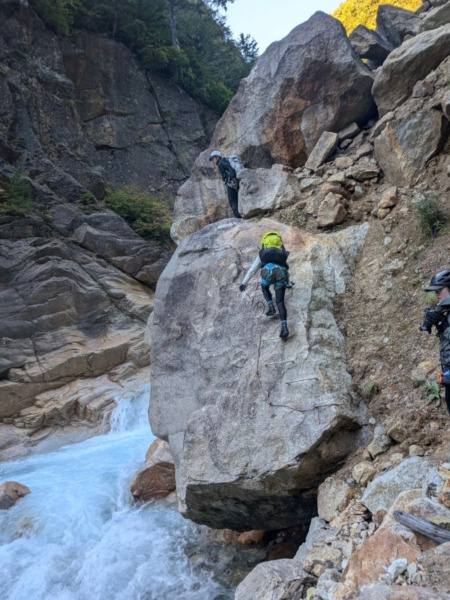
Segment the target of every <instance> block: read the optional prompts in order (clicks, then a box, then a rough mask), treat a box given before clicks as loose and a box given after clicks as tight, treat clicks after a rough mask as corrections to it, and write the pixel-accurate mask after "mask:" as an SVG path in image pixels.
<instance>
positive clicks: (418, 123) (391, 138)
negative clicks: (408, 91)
mask: <svg viewBox="0 0 450 600" xmlns="http://www.w3.org/2000/svg"><path fill="white" fill-rule="evenodd" d="M408 112H409V111H407V110H405V111H403V114H404V116H403V115H400V114H399V116H398V117H397V118H396V119H394V120H392V121H390V122H389V123H387V125H386V127H385V128H384V129H383V131H382V132H381V134H380V135H379V136H378V137H376V138H375V141H374V152H375V157H376V159H377V162H378V164H379V165H380V167H381V168H382V170H383V172H384V175H385V177H386V179H387V181H389V182H391V183H393V184H395V185H400V186H406V185H412V184H414V183H416V182H417V181H418V179H419V177H420V176H421V175H422V174H423V171H424V169H425V166H426V164H427V162H428V161H429V160H430V158H432V157H433V156H435V155H436V154H437V153H438V152H439V151H440V150H441V148H442V145H443V144H444V142H445V140H446V138H447V135H448V132H449V130H450V124H449V121H448V120H447V119H446V118H445V116H444V115H443V114H442V112H440V111H438V110H433V109H431V110H420V111H419V112H416V113H414V112H409V114H407V113H408ZM418 139H420V144H417V140H418Z"/></svg>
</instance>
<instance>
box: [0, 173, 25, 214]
mask: <svg viewBox="0 0 450 600" xmlns="http://www.w3.org/2000/svg"><path fill="white" fill-rule="evenodd" d="M32 206H33V201H32V200H31V198H30V190H29V187H28V184H27V182H26V181H25V180H24V178H23V176H22V171H20V170H19V169H18V170H17V171H15V173H14V175H13V177H12V179H11V181H9V182H5V183H0V213H6V214H12V213H25V212H28V211H29V210H30V209H31V207H32Z"/></svg>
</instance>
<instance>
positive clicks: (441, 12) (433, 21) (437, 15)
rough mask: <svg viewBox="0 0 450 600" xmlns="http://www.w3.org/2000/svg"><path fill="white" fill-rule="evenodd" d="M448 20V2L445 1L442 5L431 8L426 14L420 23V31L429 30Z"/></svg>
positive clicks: (449, 11)
mask: <svg viewBox="0 0 450 600" xmlns="http://www.w3.org/2000/svg"><path fill="white" fill-rule="evenodd" d="M449 22H450V2H446V3H445V4H444V5H443V6H436V7H435V8H433V9H431V10H430V11H429V12H428V13H427V16H426V17H425V18H424V19H423V20H422V22H421V24H420V31H421V32H422V31H429V30H430V29H437V28H438V27H441V26H442V25H445V24H446V23H449Z"/></svg>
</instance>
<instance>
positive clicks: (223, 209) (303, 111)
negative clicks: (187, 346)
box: [172, 12, 375, 242]
mask: <svg viewBox="0 0 450 600" xmlns="http://www.w3.org/2000/svg"><path fill="white" fill-rule="evenodd" d="M372 83H373V79H372V75H371V73H370V70H369V69H368V68H367V67H366V66H365V65H364V63H363V62H362V61H361V60H359V58H358V57H357V56H356V55H355V52H354V51H353V49H352V47H351V46H350V43H349V41H348V39H347V36H346V33H345V31H344V28H343V26H342V25H341V23H340V22H339V21H337V20H336V19H334V18H333V17H330V16H329V15H326V14H324V13H322V12H317V13H315V14H314V15H313V16H312V17H311V18H310V19H309V20H308V21H307V22H306V23H302V24H301V25H299V26H298V27H296V28H295V29H293V30H292V31H291V33H290V34H289V35H288V36H286V37H285V38H284V39H283V40H281V41H279V42H274V43H273V44H271V45H270V46H269V48H268V49H267V50H266V52H265V53H264V54H263V55H262V56H261V57H260V58H259V60H258V61H257V63H256V64H255V67H254V68H253V70H252V72H251V73H250V75H249V76H248V77H247V78H246V79H245V80H243V81H242V83H241V85H240V87H239V90H238V92H237V94H236V95H235V97H234V98H233V100H232V101H231V103H230V105H229V107H228V108H227V110H226V111H225V113H224V115H223V116H222V118H221V119H220V121H219V123H218V124H217V127H216V129H215V132H214V135H213V139H212V141H211V145H210V148H211V149H220V150H221V151H222V153H223V154H224V155H225V156H227V155H230V154H235V153H238V154H240V155H241V156H242V158H243V162H244V165H245V166H246V167H247V168H252V169H253V168H270V167H271V166H272V164H273V163H281V164H284V165H288V166H291V167H298V166H303V165H304V163H305V162H306V160H307V158H308V155H309V154H310V152H311V151H312V149H313V148H314V146H315V144H316V142H317V141H318V139H319V137H320V136H321V134H322V133H323V132H324V131H330V132H338V131H340V130H342V129H343V128H345V127H346V126H347V125H349V124H351V123H353V122H354V121H356V122H357V123H358V124H360V125H361V124H363V123H365V122H366V121H367V119H368V118H369V117H370V116H371V115H372V114H373V111H374V108H375V107H374V104H373V99H372V96H371V93H370V89H371V87H372ZM209 153H210V150H208V151H206V152H204V153H202V154H201V155H200V156H199V157H198V158H197V160H196V161H195V163H194V167H193V169H192V172H191V178H190V179H189V180H188V182H186V184H185V185H184V186H182V187H181V188H180V190H179V192H178V196H177V199H176V203H175V214H174V222H173V226H172V237H173V239H174V240H175V241H177V242H179V241H180V240H181V239H183V237H185V236H186V235H189V234H190V233H193V232H194V231H196V230H198V229H200V228H201V227H204V226H205V225H206V224H208V223H211V222H213V221H217V220H219V219H223V218H225V217H227V216H231V212H229V207H228V203H227V200H226V194H225V191H224V189H223V184H222V182H221V180H219V178H218V173H217V169H213V168H211V164H210V163H209V162H208V158H209Z"/></svg>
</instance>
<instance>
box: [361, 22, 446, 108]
mask: <svg viewBox="0 0 450 600" xmlns="http://www.w3.org/2000/svg"><path fill="white" fill-rule="evenodd" d="M449 46H450V24H447V25H443V26H442V27H439V28H438V29H433V30H432V31H426V32H424V33H420V34H419V35H416V36H415V37H413V38H411V39H409V40H407V41H406V42H404V43H403V44H402V45H401V46H400V47H399V48H396V49H395V50H393V51H392V52H391V53H390V54H389V56H388V58H387V59H386V60H385V62H384V64H383V66H382V67H381V68H380V70H379V71H378V73H377V75H376V77H375V81H374V84H373V88H372V94H373V97H374V99H375V102H376V104H377V107H378V111H379V114H380V116H383V115H384V114H386V113H387V112H389V111H390V110H393V109H394V108H396V107H397V106H399V104H401V103H402V102H403V101H405V100H406V99H407V98H408V97H409V96H410V95H411V92H412V90H413V88H414V85H415V84H416V82H417V81H419V80H420V79H423V78H424V77H425V76H426V75H427V74H428V73H429V72H430V71H432V70H433V69H435V68H436V67H437V66H438V65H439V64H440V63H441V62H442V61H443V60H444V59H445V58H446V57H447V56H448V48H449Z"/></svg>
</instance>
